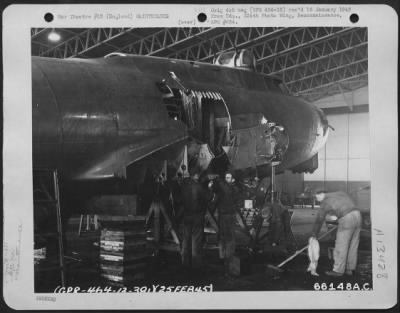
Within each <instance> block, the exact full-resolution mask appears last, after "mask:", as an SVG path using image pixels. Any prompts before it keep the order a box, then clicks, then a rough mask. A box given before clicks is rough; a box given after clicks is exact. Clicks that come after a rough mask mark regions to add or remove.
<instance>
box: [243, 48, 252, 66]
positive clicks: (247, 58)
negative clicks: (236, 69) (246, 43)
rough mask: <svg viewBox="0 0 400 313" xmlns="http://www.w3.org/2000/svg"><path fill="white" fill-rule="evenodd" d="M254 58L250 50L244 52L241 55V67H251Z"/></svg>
mask: <svg viewBox="0 0 400 313" xmlns="http://www.w3.org/2000/svg"><path fill="white" fill-rule="evenodd" d="M253 62H254V56H253V53H251V51H250V50H244V51H243V54H242V63H243V64H242V65H247V66H253Z"/></svg>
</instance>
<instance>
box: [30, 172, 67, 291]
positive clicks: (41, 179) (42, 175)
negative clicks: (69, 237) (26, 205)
mask: <svg viewBox="0 0 400 313" xmlns="http://www.w3.org/2000/svg"><path fill="white" fill-rule="evenodd" d="M33 175H34V178H35V179H37V180H38V183H39V187H40V189H41V191H42V192H43V193H44V195H45V196H46V198H47V199H35V198H34V205H38V204H48V205H53V206H55V209H56V214H57V215H56V219H57V221H56V223H57V232H55V233H46V234H40V235H41V236H44V237H50V236H56V237H57V239H58V263H59V266H58V267H57V268H58V269H59V270H60V278H61V285H62V286H64V287H65V285H66V283H65V262H64V243H63V240H64V238H63V231H62V222H61V207H60V191H59V185H58V173H57V170H56V169H34V170H33ZM45 179H46V181H45ZM46 182H48V183H50V182H51V184H52V185H53V195H51V192H50V191H49V188H48V187H47V186H46ZM36 236H38V234H35V237H36ZM50 269H52V268H49V269H48V270H50ZM42 271H43V270H42Z"/></svg>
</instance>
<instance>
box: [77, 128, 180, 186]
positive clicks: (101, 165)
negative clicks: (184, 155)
mask: <svg viewBox="0 0 400 313" xmlns="http://www.w3.org/2000/svg"><path fill="white" fill-rule="evenodd" d="M129 138H130V142H126V143H125V144H122V145H121V146H119V147H117V148H115V150H113V151H108V152H106V153H105V154H104V155H102V156H99V157H98V158H97V159H95V160H92V161H90V162H87V164H86V165H85V166H83V167H81V168H80V170H79V173H78V174H77V175H76V176H75V179H77V180H95V179H107V178H113V177H119V178H126V168H127V167H128V166H129V165H131V164H132V163H135V162H138V161H140V160H142V159H144V158H146V157H148V156H150V155H152V154H153V153H156V152H158V151H161V150H164V149H168V148H171V147H172V146H174V145H177V144H178V146H180V145H179V143H182V146H183V144H184V142H185V140H186V139H187V138H188V136H187V134H186V132H182V130H178V129H162V130H159V131H152V132H147V134H144V133H140V135H138V136H137V137H136V138H137V140H132V134H130V136H129ZM134 138H135V137H134ZM176 149H182V147H180V148H179V147H177V148H176Z"/></svg>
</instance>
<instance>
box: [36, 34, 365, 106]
mask: <svg viewBox="0 0 400 313" xmlns="http://www.w3.org/2000/svg"><path fill="white" fill-rule="evenodd" d="M52 30H53V29H51V28H33V29H32V30H31V39H32V55H36V56H43V57H56V58H74V57H79V58H95V57H103V56H105V55H107V54H109V53H112V52H121V53H128V54H129V53H130V54H141V55H152V56H159V57H169V58H177V59H185V60H194V61H202V62H212V61H213V58H214V57H215V56H218V55H219V54H220V53H222V52H225V51H229V50H235V49H243V48H247V49H251V51H252V52H253V54H254V55H255V58H256V70H257V71H259V72H262V73H265V74H271V75H274V76H277V77H280V78H281V79H282V81H283V82H284V83H285V85H286V86H287V88H288V90H289V92H290V93H291V94H293V95H296V96H301V97H303V98H305V99H306V100H308V101H316V100H318V99H321V98H324V97H327V96H331V95H335V94H340V93H344V92H347V91H351V90H355V89H358V88H361V87H364V86H366V85H367V84H368V34H367V28H348V27H311V28H310V27H293V28H283V27H253V28H91V29H84V28H69V29H66V28H58V29H56V31H57V32H58V33H59V34H60V35H61V40H60V41H59V42H57V43H53V42H51V41H49V39H48V34H49V33H50V32H51V31H52Z"/></svg>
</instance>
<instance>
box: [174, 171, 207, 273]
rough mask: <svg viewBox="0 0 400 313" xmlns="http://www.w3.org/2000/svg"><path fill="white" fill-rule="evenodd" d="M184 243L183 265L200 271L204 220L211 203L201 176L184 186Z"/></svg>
mask: <svg viewBox="0 0 400 313" xmlns="http://www.w3.org/2000/svg"><path fill="white" fill-rule="evenodd" d="M185 182H186V181H185ZM181 196H182V198H181V200H182V209H183V214H182V215H183V242H182V249H181V256H182V264H183V266H185V267H187V268H194V269H200V268H201V267H202V266H203V262H202V252H203V251H202V250H203V248H202V245H203V230H204V218H205V213H206V209H207V204H208V201H209V198H210V196H209V192H208V191H207V189H206V188H205V187H204V186H203V185H202V184H201V183H200V182H199V174H197V173H195V174H193V176H192V179H191V180H189V181H187V183H185V184H184V185H183V186H182V195H181Z"/></svg>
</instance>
